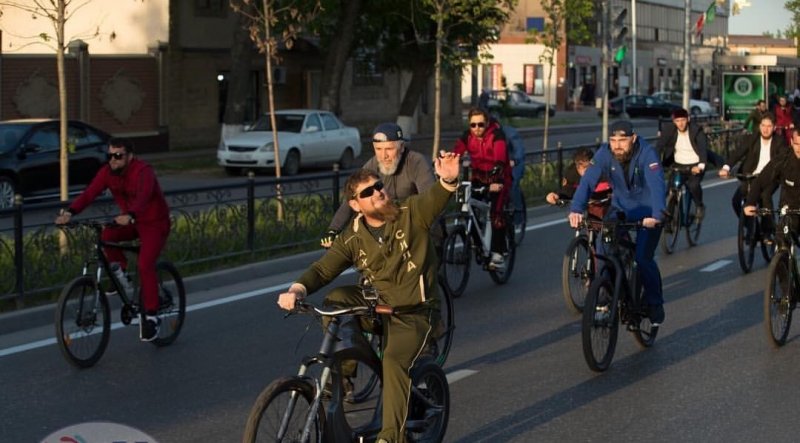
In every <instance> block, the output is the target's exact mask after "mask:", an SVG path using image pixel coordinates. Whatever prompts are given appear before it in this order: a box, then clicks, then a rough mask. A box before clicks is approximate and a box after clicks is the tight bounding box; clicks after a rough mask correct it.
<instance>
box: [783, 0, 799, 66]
mask: <svg viewBox="0 0 800 443" xmlns="http://www.w3.org/2000/svg"><path fill="white" fill-rule="evenodd" d="M783 7H784V8H785V9H786V10H787V11H789V12H790V13H792V21H791V23H790V24H789V27H788V28H786V30H785V31H784V34H783V35H784V36H786V38H792V39H798V38H800V0H789V1H787V2H786V3H785V4H784V6H783ZM797 56H798V57H800V45H798V46H797Z"/></svg>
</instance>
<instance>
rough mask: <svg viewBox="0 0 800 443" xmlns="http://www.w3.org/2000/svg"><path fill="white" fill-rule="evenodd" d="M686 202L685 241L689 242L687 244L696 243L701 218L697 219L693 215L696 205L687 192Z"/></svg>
mask: <svg viewBox="0 0 800 443" xmlns="http://www.w3.org/2000/svg"><path fill="white" fill-rule="evenodd" d="M685 198H686V200H687V202H686V215H685V217H686V241H687V242H689V246H695V245H697V241H698V240H699V239H700V228H701V227H702V226H703V220H701V219H698V218H697V217H695V213H696V212H697V207H696V206H695V204H694V200H692V198H691V196H690V195H689V194H688V193H687V194H686V196H685Z"/></svg>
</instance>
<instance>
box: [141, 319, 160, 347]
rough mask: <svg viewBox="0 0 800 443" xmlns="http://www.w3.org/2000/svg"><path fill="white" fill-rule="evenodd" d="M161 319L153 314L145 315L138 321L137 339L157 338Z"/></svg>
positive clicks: (150, 339) (151, 339) (149, 339)
mask: <svg viewBox="0 0 800 443" xmlns="http://www.w3.org/2000/svg"><path fill="white" fill-rule="evenodd" d="M160 325H161V319H159V318H158V317H156V316H155V315H145V316H143V317H142V319H141V321H140V322H139V340H141V341H153V340H155V339H156V338H158V327H159V326H160Z"/></svg>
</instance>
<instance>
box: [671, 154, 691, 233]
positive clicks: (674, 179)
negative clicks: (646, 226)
mask: <svg viewBox="0 0 800 443" xmlns="http://www.w3.org/2000/svg"><path fill="white" fill-rule="evenodd" d="M671 171H672V175H671V176H670V180H669V181H670V187H669V195H668V196H667V201H669V198H670V197H672V196H674V198H676V199H677V203H678V204H677V205H676V206H675V207H676V208H678V210H679V211H680V214H679V216H678V220H679V222H680V226H681V227H686V226H689V204H690V203H691V198H692V193H691V192H689V189H688V188H687V186H688V185H687V184H686V180H684V178H683V176H684V174H690V173H691V169H690V168H687V167H679V166H673V167H672V168H671Z"/></svg>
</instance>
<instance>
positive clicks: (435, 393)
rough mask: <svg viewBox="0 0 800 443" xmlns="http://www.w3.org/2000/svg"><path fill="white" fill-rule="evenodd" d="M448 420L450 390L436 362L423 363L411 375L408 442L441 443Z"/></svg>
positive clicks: (407, 425)
mask: <svg viewBox="0 0 800 443" xmlns="http://www.w3.org/2000/svg"><path fill="white" fill-rule="evenodd" d="M449 418H450V387H449V385H448V384H447V377H446V376H445V374H444V371H442V368H440V367H439V365H437V364H436V363H435V362H433V361H431V360H425V361H423V362H422V363H421V364H419V365H416V366H415V368H414V369H413V370H412V373H411V399H410V401H409V405H408V420H407V421H406V429H407V436H408V441H411V442H440V441H442V440H443V439H444V434H445V432H446V431H447V424H448V421H449Z"/></svg>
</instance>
